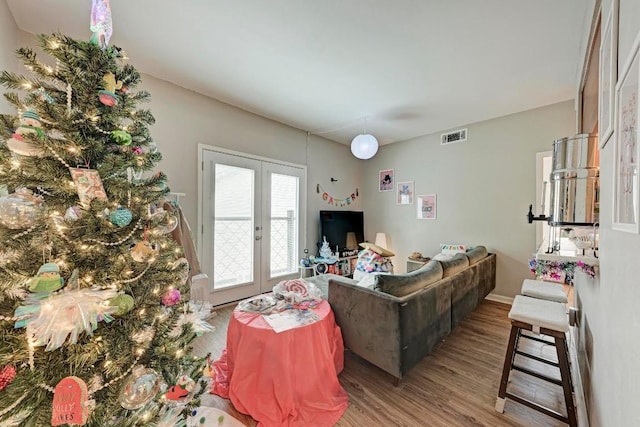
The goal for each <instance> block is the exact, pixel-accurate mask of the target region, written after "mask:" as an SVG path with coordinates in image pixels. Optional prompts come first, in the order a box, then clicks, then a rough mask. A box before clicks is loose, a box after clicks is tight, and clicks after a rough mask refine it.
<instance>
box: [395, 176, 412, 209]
mask: <svg viewBox="0 0 640 427" xmlns="http://www.w3.org/2000/svg"><path fill="white" fill-rule="evenodd" d="M397 203H398V204H399V205H412V204H413V181H404V182H399V183H398V192H397Z"/></svg>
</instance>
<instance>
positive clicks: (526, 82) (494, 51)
mask: <svg viewBox="0 0 640 427" xmlns="http://www.w3.org/2000/svg"><path fill="white" fill-rule="evenodd" d="M0 1H2V0H0ZM7 3H8V5H9V8H10V10H11V12H12V13H13V16H14V19H15V21H16V24H17V25H18V27H19V28H20V29H22V30H24V31H27V32H30V33H51V32H54V31H60V32H62V33H65V34H67V35H70V36H72V37H76V38H82V39H88V38H89V37H90V31H89V28H88V26H89V16H90V10H91V2H90V1H89V0H80V1H79V0H7ZM588 3H589V2H587V1H584V0H562V1H558V0H536V1H523V0H519V1H518V0H484V1H478V0H447V1H445V0H386V1H385V0H349V1H344V0H270V1H265V0H180V1H178V0H162V1H159V0H135V1H131V0H111V9H112V14H113V23H114V24H113V26H114V34H113V37H112V39H111V44H114V45H117V46H120V47H122V48H124V49H125V50H126V52H127V54H128V56H129V57H130V58H131V63H132V64H133V65H134V66H136V67H137V68H138V69H139V70H140V71H142V72H143V73H147V74H150V75H153V76H155V77H158V78H160V79H163V80H167V81H169V82H172V83H175V84H177V85H179V86H182V87H184V88H187V89H190V90H193V91H195V92H199V93H201V94H204V95H207V96H210V97H212V98H215V99H218V100H220V101H223V102H226V103H228V104H231V105H235V106H237V107H240V108H242V109H244V110H247V111H250V112H253V113H256V114H259V115H261V116H264V117H268V118H270V119H273V120H276V121H278V122H281V123H286V124H288V125H291V126H293V127H296V128H299V129H302V130H305V131H310V132H311V133H314V134H320V135H322V136H324V137H326V138H328V139H332V140H335V141H338V142H342V143H349V142H350V141H351V139H352V138H353V137H354V136H355V135H357V134H358V133H362V131H363V128H364V126H365V118H366V130H367V132H369V133H372V134H374V135H375V136H376V137H377V138H378V140H379V141H380V142H381V143H382V144H385V143H391V142H396V141H401V140H406V139H409V138H413V137H416V136H420V135H425V134H430V133H434V132H438V131H442V130H447V129H451V128H455V127H458V126H461V125H464V124H467V123H473V122H477V121H482V120H487V119H490V118H494V117H499V116H503V115H506V114H510V113H515V112H519V111H524V110H528V109H532V108H536V107H540V106H544V105H549V104H553V103H556V102H560V101H564V100H568V99H573V98H574V95H575V92H576V86H577V78H578V70H579V69H581V63H582V58H580V45H581V42H582V35H583V34H585V33H587V32H588V29H587V28H585V22H589V21H590V19H588V18H590V11H587V10H586V9H587V4H588ZM587 15H589V16H587ZM152 95H153V94H152Z"/></svg>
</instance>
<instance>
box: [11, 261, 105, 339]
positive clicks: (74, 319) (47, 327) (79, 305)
mask: <svg viewBox="0 0 640 427" xmlns="http://www.w3.org/2000/svg"><path fill="white" fill-rule="evenodd" d="M77 276H78V273H77V270H74V272H73V274H72V275H71V278H70V279H69V284H68V285H67V287H66V288H65V289H64V291H63V292H59V293H57V294H43V293H39V294H32V295H30V296H28V297H27V298H26V299H25V300H24V301H23V302H22V305H21V306H20V307H18V308H17V309H16V311H15V316H16V317H19V318H21V320H18V321H17V322H16V324H15V327H16V328H21V327H25V326H26V327H27V329H28V331H29V333H30V334H31V336H32V337H33V345H34V346H35V347H40V346H46V348H45V351H53V350H55V349H57V348H60V347H61V346H62V345H63V344H64V343H65V341H66V340H67V338H68V339H69V341H68V342H69V344H75V343H76V342H78V337H79V336H80V334H81V333H82V332H85V333H87V334H88V335H93V331H95V330H96V329H97V328H98V322H100V321H104V322H107V323H108V322H111V321H112V320H113V317H111V314H112V313H113V312H114V311H116V309H117V308H116V307H113V306H110V305H109V304H108V300H110V299H112V298H115V297H116V295H117V291H116V290H114V289H104V290H102V289H91V288H84V289H80V287H79V282H78V279H77Z"/></svg>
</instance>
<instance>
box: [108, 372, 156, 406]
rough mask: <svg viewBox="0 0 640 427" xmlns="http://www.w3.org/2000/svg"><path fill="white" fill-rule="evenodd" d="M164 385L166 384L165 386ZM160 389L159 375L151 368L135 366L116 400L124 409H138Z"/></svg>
mask: <svg viewBox="0 0 640 427" xmlns="http://www.w3.org/2000/svg"><path fill="white" fill-rule="evenodd" d="M165 387H166V386H165ZM159 391H160V376H159V375H158V373H157V372H156V371H154V370H153V369H149V368H145V367H144V366H136V367H135V368H134V369H133V371H132V372H131V375H129V376H128V377H127V379H125V381H124V384H123V385H122V389H121V390H120V396H119V397H118V400H119V401H120V405H121V406H122V407H123V408H124V409H129V410H134V409H140V408H142V407H143V406H144V405H146V404H147V403H149V402H150V401H151V400H152V399H153V398H154V397H155V396H156V394H158V392H159Z"/></svg>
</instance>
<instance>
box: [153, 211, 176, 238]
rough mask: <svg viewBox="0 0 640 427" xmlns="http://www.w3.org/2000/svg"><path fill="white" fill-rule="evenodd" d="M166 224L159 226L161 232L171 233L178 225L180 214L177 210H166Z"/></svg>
mask: <svg viewBox="0 0 640 427" xmlns="http://www.w3.org/2000/svg"><path fill="white" fill-rule="evenodd" d="M165 217H166V220H165V222H164V224H162V225H159V226H158V227H157V230H158V232H160V234H169V233H171V232H172V231H173V230H175V229H176V227H177V226H178V215H177V214H176V213H175V212H166V215H165Z"/></svg>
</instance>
